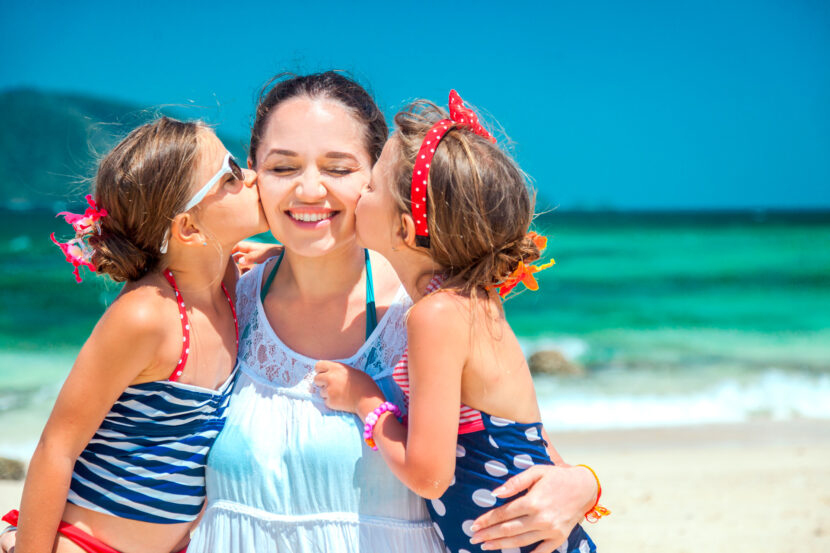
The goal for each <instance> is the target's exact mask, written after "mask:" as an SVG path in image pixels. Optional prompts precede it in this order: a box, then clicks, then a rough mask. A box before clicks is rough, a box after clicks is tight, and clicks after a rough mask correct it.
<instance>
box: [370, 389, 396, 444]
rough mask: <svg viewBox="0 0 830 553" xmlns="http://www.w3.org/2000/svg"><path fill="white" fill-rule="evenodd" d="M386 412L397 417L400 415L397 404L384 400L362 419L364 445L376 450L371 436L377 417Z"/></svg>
mask: <svg viewBox="0 0 830 553" xmlns="http://www.w3.org/2000/svg"><path fill="white" fill-rule="evenodd" d="M386 412H390V413H392V414H393V415H395V416H396V417H398V418H400V416H401V410H400V408H399V407H398V406H397V405H395V404H394V403H390V402H388V401H384V402H383V403H381V404H380V405H378V406H377V407H375V410H374V411H372V412H371V413H369V414H368V415H366V419H365V420H364V421H363V422H364V425H363V440H364V441H365V442H366V445H368V446H369V447H371V448H372V449H373V450H375V451H377V450H378V446H377V444H375V440H374V438H373V437H372V436H373V435H374V432H375V425H376V424H377V422H378V419H380V416H381V415H382V414H384V413H386Z"/></svg>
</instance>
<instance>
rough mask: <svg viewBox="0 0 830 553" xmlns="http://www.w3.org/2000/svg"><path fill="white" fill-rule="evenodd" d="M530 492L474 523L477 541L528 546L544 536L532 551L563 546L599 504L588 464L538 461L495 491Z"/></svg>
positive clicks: (500, 493)
mask: <svg viewBox="0 0 830 553" xmlns="http://www.w3.org/2000/svg"><path fill="white" fill-rule="evenodd" d="M523 490H528V491H527V494H525V495H524V496H522V497H519V498H518V499H515V500H513V501H511V502H510V503H507V504H505V505H502V506H501V507H498V508H496V509H493V510H491V511H488V512H486V513H484V514H483V515H481V516H480V517H478V518H477V519H476V520H475V522H474V523H473V530H474V532H475V533H474V534H473V537H472V539H471V541H472V543H482V542H486V543H487V544H488V549H491V550H494V549H495V550H498V549H506V548H511V547H522V546H525V545H531V544H533V543H536V542H539V541H541V542H542V543H541V544H539V546H538V547H536V549H534V550H533V552H532V553H551V552H552V551H553V550H554V549H556V548H557V547H559V546H560V545H562V544H563V543H564V542H565V541H566V540H567V539H568V534H570V533H571V530H573V528H574V526H576V525H577V523H578V522H579V521H580V520H581V519H582V517H583V515H584V514H585V512H586V511H587V510H588V509H589V508H590V507H591V505H593V503H594V499H595V498H596V494H597V486H596V480H594V477H593V476H592V475H591V473H590V472H589V471H588V470H587V469H585V468H583V467H562V466H555V465H537V466H534V467H531V468H529V469H527V470H526V471H524V472H522V473H520V474H517V475H516V476H514V477H513V478H511V479H510V480H508V481H507V482H505V483H504V485H503V486H501V487H500V488H497V489H496V490H494V491H493V494H494V495H496V496H498V497H513V496H514V495H516V494H518V493H519V492H521V491H523Z"/></svg>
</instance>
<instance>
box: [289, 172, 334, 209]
mask: <svg viewBox="0 0 830 553" xmlns="http://www.w3.org/2000/svg"><path fill="white" fill-rule="evenodd" d="M294 193H295V194H296V195H297V199H298V200H301V201H304V202H314V201H318V200H321V199H322V198H325V197H326V193H327V191H326V187H325V186H323V183H322V181H321V179H320V172H319V171H314V170H312V169H309V170H307V171H303V174H302V175H301V176H300V178H299V180H298V181H297V184H296V188H295V191H294Z"/></svg>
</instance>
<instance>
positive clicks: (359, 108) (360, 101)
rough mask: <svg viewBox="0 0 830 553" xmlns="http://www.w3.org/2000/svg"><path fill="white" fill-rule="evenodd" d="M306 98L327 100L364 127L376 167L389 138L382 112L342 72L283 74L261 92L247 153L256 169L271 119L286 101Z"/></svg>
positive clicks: (358, 86) (367, 94) (368, 147)
mask: <svg viewBox="0 0 830 553" xmlns="http://www.w3.org/2000/svg"><path fill="white" fill-rule="evenodd" d="M303 96H305V97H308V98H312V99H314V98H327V99H330V100H334V101H337V102H339V103H340V104H342V105H343V106H344V107H345V108H346V109H347V110H349V111H350V112H351V113H352V115H354V117H355V118H356V119H357V120H358V121H360V122H361V123H362V124H363V127H364V140H365V141H366V142H365V145H366V151H367V152H369V157H371V159H372V163H373V164H374V163H375V162H376V161H377V160H378V158H379V157H380V152H381V150H383V145H384V144H385V143H386V139H387V138H388V136H389V127H387V125H386V119H385V118H384V117H383V112H382V111H380V108H378V106H377V104H376V103H375V100H374V99H373V98H372V96H371V95H370V94H369V93H368V92H367V91H366V89H365V88H363V87H362V86H360V85H359V84H358V83H357V82H355V81H354V80H353V79H350V78H349V77H346V76H345V75H344V74H342V73H340V72H336V71H326V72H325V73H313V74H311V75H294V74H293V73H280V74H279V75H277V76H276V77H274V78H273V79H271V80H270V81H269V82H268V84H266V85H265V86H264V87H263V88H262V90H261V91H260V94H259V102H257V107H256V116H255V118H254V124H253V128H252V129H251V145H250V148H249V149H248V155H249V156H250V158H251V161H252V162H253V163H254V164H255V165H256V152H257V148H258V147H259V143H260V140H262V133H263V132H264V131H265V127H266V126H267V124H268V116H269V115H270V114H271V113H272V112H273V111H275V110H276V108H277V107H278V106H279V105H280V104H281V103H283V102H284V101H286V100H290V99H292V98H297V97H303Z"/></svg>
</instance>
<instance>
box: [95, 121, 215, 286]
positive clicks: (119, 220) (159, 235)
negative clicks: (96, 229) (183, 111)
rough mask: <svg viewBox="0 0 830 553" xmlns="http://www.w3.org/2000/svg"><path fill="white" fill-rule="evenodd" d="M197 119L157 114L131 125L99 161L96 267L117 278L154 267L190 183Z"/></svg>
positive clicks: (199, 130)
mask: <svg viewBox="0 0 830 553" xmlns="http://www.w3.org/2000/svg"><path fill="white" fill-rule="evenodd" d="M206 130H208V127H207V126H206V125H205V124H204V123H202V122H198V121H197V122H183V121H177V120H175V119H171V118H169V117H161V118H160V119H157V120H155V121H153V122H151V123H146V124H144V125H141V126H140V127H138V128H137V129H135V130H133V131H132V132H131V133H130V134H128V135H127V137H126V138H124V140H122V141H121V142H120V143H119V144H118V145H117V146H116V147H115V148H113V149H112V151H111V152H110V153H109V154H107V155H106V156H105V157H104V159H102V160H101V163H100V164H99V165H98V172H97V174H96V176H95V193H94V195H95V201H96V202H97V204H98V205H99V206H101V207H103V208H104V209H106V210H107V215H106V216H105V217H103V218H102V219H101V220H100V224H101V233H100V234H97V233H95V234H93V235H92V236H91V237H90V239H89V245H90V246H91V247H92V249H93V254H92V263H93V264H94V265H95V267H96V272H98V273H102V274H108V275H109V276H110V277H112V279H113V280H115V281H116V282H123V281H125V280H132V281H134V280H138V279H140V278H141V277H143V276H144V275H146V274H147V273H149V272H151V271H154V270H156V269H157V268H158V267H159V262H160V261H161V258H162V253H161V251H160V248H161V245H162V242H163V241H164V238H165V233H166V232H167V230H168V229H169V228H170V223H171V221H172V220H173V217H175V216H176V215H177V214H178V213H179V212H180V211H181V210H182V209H183V208H184V206H185V205H186V203H187V200H188V197H189V196H190V192H191V189H192V183H193V178H194V171H195V168H196V163H197V160H198V156H199V146H200V140H201V138H202V133H203V132H205V131H206Z"/></svg>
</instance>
